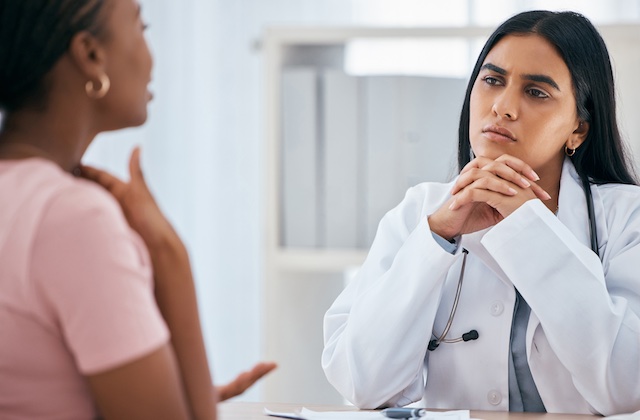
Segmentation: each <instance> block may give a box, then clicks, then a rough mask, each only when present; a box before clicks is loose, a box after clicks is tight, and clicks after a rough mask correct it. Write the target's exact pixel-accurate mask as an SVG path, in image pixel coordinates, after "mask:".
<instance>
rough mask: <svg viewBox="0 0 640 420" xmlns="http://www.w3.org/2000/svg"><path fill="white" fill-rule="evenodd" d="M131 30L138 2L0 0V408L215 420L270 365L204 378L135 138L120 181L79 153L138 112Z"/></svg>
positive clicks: (180, 268) (174, 241) (133, 122)
mask: <svg viewBox="0 0 640 420" xmlns="http://www.w3.org/2000/svg"><path fill="white" fill-rule="evenodd" d="M144 29H145V25H144V23H143V22H142V19H141V14H140V6H139V4H138V3H137V2H136V1H135V0H29V1H25V0H0V111H2V117H3V118H2V127H1V128H0V337H2V338H1V341H2V345H0V418H30V419H38V418H42V419H45V418H46V419H76V418H77V419H80V418H83V419H89V418H106V419H191V418H195V419H215V418H216V401H218V400H224V399H227V398H231V397H233V396H235V395H238V394H240V393H242V392H243V391H244V390H246V389H247V388H248V387H249V386H251V385H252V384H253V383H254V382H255V381H256V380H258V379H259V378H260V377H262V376H263V375H264V374H266V373H267V372H269V371H270V370H272V369H273V368H274V367H275V365H274V364H272V363H263V364H259V365H257V366H255V367H254V368H253V369H252V370H250V371H248V372H245V373H243V374H241V375H240V376H239V377H238V378H237V379H236V380H235V381H233V382H232V383H231V384H229V385H226V386H222V387H218V388H217V389H216V388H215V387H214V386H213V385H212V383H211V375H210V372H209V364H208V361H207V356H206V353H205V347H204V343H203V338H202V333H201V328H200V321H199V318H198V309H197V301H196V295H195V289H194V282H193V278H192V274H191V269H190V265H189V258H188V255H187V251H186V249H185V247H184V245H183V243H182V241H181V240H180V238H179V237H178V235H177V234H176V232H175V231H174V229H173V228H172V226H171V225H170V224H169V222H168V221H167V219H166V218H165V217H164V215H163V214H162V212H161V211H160V209H159V208H158V206H157V205H156V203H155V201H154V199H153V197H152V196H151V194H150V192H149V190H148V188H147V185H146V184H145V181H144V177H143V174H142V171H141V169H140V158H139V151H138V150H135V151H134V153H133V154H132V156H131V161H130V172H131V178H130V181H129V182H123V181H121V180H119V179H117V178H115V177H113V176H111V175H110V174H108V173H106V172H103V171H100V170H97V169H94V168H89V167H82V166H81V165H80V161H81V158H82V155H83V154H84V152H85V150H86V149H87V147H88V146H89V144H90V143H91V142H92V140H93V139H94V137H95V136H96V135H97V134H98V133H100V132H104V131H109V130H116V129H121V128H125V127H132V126H138V125H141V124H143V123H144V122H145V120H146V118H147V103H148V102H149V100H150V99H151V94H150V93H149V91H148V90H147V85H148V83H149V81H150V78H151V69H152V58H151V55H150V53H149V49H148V47H147V43H146V41H145V37H144ZM74 175H75V176H74ZM79 175H82V177H80V176H79Z"/></svg>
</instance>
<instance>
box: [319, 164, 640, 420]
mask: <svg viewBox="0 0 640 420" xmlns="http://www.w3.org/2000/svg"><path fill="white" fill-rule="evenodd" d="M451 187H452V184H438V183H423V184H420V185H418V186H416V187H414V188H412V189H410V190H409V191H408V192H407V195H406V197H405V199H404V200H403V201H402V203H401V204H400V205H399V206H398V207H396V208H395V209H393V210H391V211H390V212H389V213H388V214H387V215H385V217H384V218H383V219H382V221H381V222H380V226H379V228H378V232H377V235H376V238H375V240H374V242H373V245H372V247H371V250H370V252H369V255H368V257H367V259H366V261H365V262H364V265H363V266H362V268H361V269H360V271H359V272H358V274H357V276H356V278H355V279H354V280H353V281H352V283H351V284H349V285H348V286H347V287H346V288H345V290H344V291H343V292H342V294H340V296H339V297H338V298H337V299H336V301H335V302H334V304H333V305H332V306H331V308H330V309H329V310H328V311H327V313H326V316H325V321H324V329H325V331H324V341H325V348H324V352H323V354H322V366H323V368H324V370H325V373H326V375H327V378H328V379H329V382H331V384H333V386H334V387H335V388H336V389H337V390H338V391H339V392H340V393H341V394H342V395H343V396H344V397H345V398H347V399H348V400H349V401H351V402H352V403H353V404H355V405H356V406H358V407H361V408H375V407H379V406H383V405H389V406H399V405H406V404H409V403H411V402H415V401H419V400H420V399H423V401H422V404H424V406H426V407H431V408H468V409H475V410H505V411H506V410H508V409H509V386H508V361H509V351H510V350H509V340H510V334H511V322H512V317H513V309H514V303H515V291H514V286H515V287H516V288H517V289H518V290H519V291H520V293H521V294H522V296H523V297H524V299H525V300H526V301H527V303H528V304H529V306H530V307H531V316H530V319H529V323H528V327H527V334H526V345H527V356H528V360H529V367H530V369H531V374H532V376H533V379H534V381H535V383H536V386H537V388H538V392H539V393H540V397H541V398H542V401H543V402H544V405H545V407H546V409H547V411H548V412H555V413H561V412H565V413H600V414H604V415H610V414H614V413H622V412H632V411H637V410H639V409H640V187H636V186H628V185H619V184H608V185H601V186H595V185H594V186H592V188H591V190H592V193H593V200H594V209H595V217H596V221H597V231H598V240H599V246H600V249H599V252H600V258H601V260H602V262H601V261H600V259H599V258H598V256H597V255H596V254H595V253H594V252H592V251H591V249H590V245H589V243H590V242H589V224H588V215H587V207H586V200H585V195H584V193H583V190H582V187H581V184H580V181H579V178H578V175H577V174H576V172H575V169H574V167H573V164H571V162H570V161H569V160H568V159H567V160H566V161H565V163H564V166H563V171H562V178H561V182H560V197H559V210H558V214H557V217H556V216H555V215H554V214H553V213H552V212H550V211H549V210H548V209H547V208H546V207H545V206H544V204H543V203H542V202H541V201H540V200H537V199H536V200H530V201H528V202H527V203H525V204H524V205H523V206H521V207H520V208H519V209H518V210H516V211H515V212H514V213H513V214H511V215H510V216H509V217H507V218H506V219H504V220H503V221H501V222H500V223H498V224H497V225H495V226H494V227H492V228H489V229H486V230H483V231H480V232H475V233H473V234H469V235H463V236H462V238H461V240H460V247H459V248H458V251H457V252H456V255H451V254H449V253H447V252H445V251H444V250H443V249H442V247H441V246H440V245H439V244H438V243H437V242H436V241H435V240H434V239H433V236H432V234H431V231H430V229H429V224H428V221H427V216H428V215H429V214H431V213H433V212H434V211H435V210H436V209H437V208H438V207H439V206H441V205H442V204H443V203H444V202H445V201H446V200H447V199H448V198H449V197H450V195H449V191H450V189H451ZM462 247H464V248H466V249H467V250H469V255H468V258H467V266H466V272H465V277H464V283H463V287H462V292H461V296H460V303H459V306H458V310H457V313H456V315H455V318H454V320H453V325H452V327H451V330H450V332H449V334H448V338H457V337H460V336H461V335H462V334H463V333H466V332H468V331H469V330H471V329H476V330H477V331H478V332H479V335H480V337H479V339H478V340H475V341H469V342H465V343H455V344H445V343H443V344H440V347H438V348H437V349H436V350H435V351H427V345H428V343H429V340H430V339H431V338H433V337H432V335H431V334H432V331H433V330H435V332H436V333H437V334H440V333H441V332H442V330H443V328H444V326H445V324H446V322H447V319H448V317H449V313H450V311H451V306H452V303H453V297H454V294H455V288H456V286H457V283H458V278H459V274H460V268H461V262H462V255H461V252H460V251H461V249H462Z"/></svg>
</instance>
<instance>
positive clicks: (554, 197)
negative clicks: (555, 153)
mask: <svg viewBox="0 0 640 420" xmlns="http://www.w3.org/2000/svg"><path fill="white" fill-rule="evenodd" d="M563 162H564V157H563V158H562V159H561V160H560V163H556V164H554V165H549V166H548V167H545V168H539V169H536V173H537V174H538V175H539V176H540V181H538V185H539V186H540V187H541V188H542V189H543V190H545V191H546V192H548V193H549V195H550V196H551V199H550V200H546V201H544V202H543V203H544V204H545V206H547V208H548V209H549V210H551V211H552V212H553V213H555V212H556V211H557V210H558V199H559V197H560V178H561V176H562V164H563Z"/></svg>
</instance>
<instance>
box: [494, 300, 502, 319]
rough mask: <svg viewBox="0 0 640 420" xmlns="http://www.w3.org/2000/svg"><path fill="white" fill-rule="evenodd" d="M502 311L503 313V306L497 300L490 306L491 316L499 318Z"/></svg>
mask: <svg viewBox="0 0 640 420" xmlns="http://www.w3.org/2000/svg"><path fill="white" fill-rule="evenodd" d="M503 311H504V304H503V303H502V302H500V301H499V300H496V301H494V302H493V303H492V304H491V315H493V316H500V315H502V312H503Z"/></svg>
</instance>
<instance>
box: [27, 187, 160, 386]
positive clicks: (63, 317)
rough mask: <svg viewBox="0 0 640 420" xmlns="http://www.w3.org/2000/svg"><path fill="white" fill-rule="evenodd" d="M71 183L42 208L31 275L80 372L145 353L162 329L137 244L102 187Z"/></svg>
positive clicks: (150, 278) (98, 369) (141, 245)
mask: <svg viewBox="0 0 640 420" xmlns="http://www.w3.org/2000/svg"><path fill="white" fill-rule="evenodd" d="M76 187H77V188H70V189H67V190H65V191H63V192H62V193H61V194H59V195H58V196H57V197H56V198H55V199H53V200H52V201H51V202H50V203H49V205H48V206H47V208H46V209H45V211H44V213H43V217H42V220H41V226H40V229H39V231H38V234H37V235H36V238H35V242H34V244H33V259H32V261H33V265H32V267H31V270H32V273H31V274H32V275H31V278H32V279H33V281H34V283H35V286H36V287H37V288H39V289H40V290H41V292H42V298H43V300H44V301H45V303H46V305H47V306H48V308H49V311H50V313H51V316H52V317H53V318H54V323H55V325H57V327H58V328H59V330H60V332H61V335H62V339H64V340H65V342H66V345H67V346H68V348H69V350H70V352H71V354H72V355H73V357H74V359H75V361H76V364H77V366H78V369H79V371H80V372H81V373H83V374H93V373H99V372H103V371H106V370H109V369H111V368H114V367H117V366H120V365H122V364H125V363H127V362H131V361H134V360H135V359H138V358H140V357H143V356H145V355H147V354H149V353H151V352H152V351H153V350H155V349H157V348H159V347H160V346H162V345H163V344H164V343H166V342H167V341H168V338H169V331H168V328H167V326H166V324H165V322H164V319H163V318H162V315H161V314H160V311H159V309H158V306H157V304H156V301H155V297H154V291H153V273H152V268H151V263H150V258H149V255H148V251H147V249H146V247H145V245H144V243H143V242H142V240H141V239H140V237H139V236H138V235H137V234H136V233H135V232H134V231H133V230H132V229H131V228H130V227H129V225H128V224H127V221H126V220H125V218H124V216H123V214H122V211H121V209H120V207H119V205H118V203H117V202H116V201H115V200H114V199H113V198H112V197H111V196H110V195H108V193H107V192H106V191H103V190H102V189H100V188H99V187H97V186H94V185H90V184H83V183H79V185H76Z"/></svg>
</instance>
